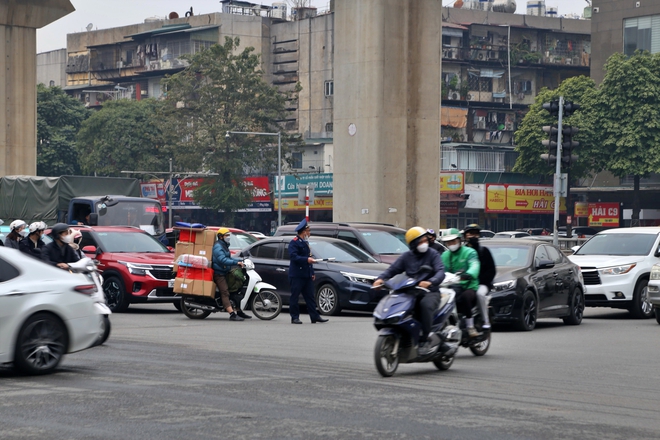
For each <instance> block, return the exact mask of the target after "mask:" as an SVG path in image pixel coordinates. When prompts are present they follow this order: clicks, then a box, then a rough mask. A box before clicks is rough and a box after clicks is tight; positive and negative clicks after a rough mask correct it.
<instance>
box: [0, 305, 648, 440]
mask: <svg viewBox="0 0 660 440" xmlns="http://www.w3.org/2000/svg"><path fill="white" fill-rule="evenodd" d="M129 310H130V312H129V313H126V314H116V315H113V316H112V324H113V333H112V335H111V336H110V340H109V341H108V343H107V345H105V346H103V347H97V348H94V349H91V350H87V351H83V352H80V353H76V354H71V355H68V356H67V357H66V358H65V359H64V362H63V363H62V364H61V367H60V369H59V370H58V372H57V373H55V374H53V375H49V376H44V377H22V376H17V375H15V374H14V373H13V371H12V370H9V369H3V370H0V438H2V439H28V438H39V439H51V438H52V439H115V438H116V439H133V438H140V439H156V438H158V439H182V438H223V439H225V438H264V439H310V438H342V439H352V438H373V439H389V438H397V439H406V438H409V439H420V438H430V439H621V438H630V439H645V438H648V439H657V438H659V437H660V434H659V433H660V377H659V375H658V371H659V368H660V325H658V324H657V323H656V322H655V320H646V321H636V320H631V319H628V315H627V313H626V312H621V311H614V310H609V309H588V310H587V313H586V319H585V320H584V321H583V324H582V325H581V326H579V327H569V326H565V325H563V323H562V322H561V321H560V320H541V321H540V322H539V325H538V327H537V329H536V330H534V331H533V332H531V333H518V332H514V331H509V330H506V329H498V330H497V331H496V332H495V333H494V334H493V339H492V346H491V349H490V351H489V352H488V353H487V354H486V356H484V357H481V358H477V357H474V356H473V355H472V354H471V353H470V352H469V351H468V350H465V349H461V351H460V352H459V355H458V357H457V358H456V360H455V362H454V364H453V366H452V367H451V369H450V370H448V371H442V372H441V371H438V370H436V368H435V367H434V366H433V364H406V365H400V366H399V370H398V371H397V374H396V375H395V376H394V377H391V378H381V377H380V375H379V374H378V373H377V371H376V369H375V367H374V362H373V345H374V342H375V338H376V331H375V330H374V328H373V326H372V323H371V319H370V318H369V316H368V315H357V314H354V315H350V314H345V315H342V316H339V317H333V318H331V321H330V322H329V323H327V324H315V325H311V324H310V323H309V320H308V319H305V318H307V316H303V317H302V318H303V321H304V322H305V324H304V325H302V326H294V325H291V324H289V317H288V315H286V314H282V315H280V316H279V317H278V318H277V319H275V320H274V321H259V320H257V319H256V318H253V319H252V320H251V321H249V322H243V323H233V322H230V321H228V319H227V315H226V314H223V315H217V314H216V315H212V316H211V317H209V318H207V319H206V320H204V321H192V320H189V319H187V318H186V317H185V316H183V315H182V314H179V313H177V312H176V311H175V310H174V308H173V307H171V306H169V305H167V306H166V305H163V306H148V307H147V306H144V307H131V309H129Z"/></svg>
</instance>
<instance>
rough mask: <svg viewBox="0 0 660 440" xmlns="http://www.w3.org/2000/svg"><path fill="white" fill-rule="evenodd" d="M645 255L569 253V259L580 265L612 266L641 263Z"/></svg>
mask: <svg viewBox="0 0 660 440" xmlns="http://www.w3.org/2000/svg"><path fill="white" fill-rule="evenodd" d="M647 258H648V257H647V256H645V255H623V256H622V255H569V256H568V259H569V260H571V261H572V262H573V263H575V264H577V265H578V266H580V267H610V266H620V265H624V264H631V263H639V262H641V261H644V260H646V259H647Z"/></svg>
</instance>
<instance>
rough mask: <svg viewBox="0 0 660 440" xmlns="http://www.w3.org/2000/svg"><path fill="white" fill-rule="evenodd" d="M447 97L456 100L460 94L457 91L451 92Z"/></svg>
mask: <svg viewBox="0 0 660 440" xmlns="http://www.w3.org/2000/svg"><path fill="white" fill-rule="evenodd" d="M449 99H451V100H454V101H458V100H460V99H461V94H460V93H458V92H451V93H450V94H449Z"/></svg>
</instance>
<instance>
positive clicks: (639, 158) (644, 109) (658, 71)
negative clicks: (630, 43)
mask: <svg viewBox="0 0 660 440" xmlns="http://www.w3.org/2000/svg"><path fill="white" fill-rule="evenodd" d="M605 69H606V71H607V73H606V75H605V79H604V80H603V83H602V84H601V85H600V88H599V90H598V91H599V93H598V99H597V101H596V102H595V104H594V107H593V111H592V117H596V118H597V120H596V123H597V126H598V130H597V131H596V135H597V139H598V142H599V144H600V146H601V148H602V150H603V153H604V154H605V155H606V157H607V159H608V160H607V169H608V170H609V171H610V172H612V173H613V174H614V175H616V176H618V177H625V176H629V175H632V176H634V196H633V213H632V221H631V225H632V226H636V225H639V211H640V203H639V180H640V178H641V177H644V176H647V175H649V174H650V173H653V172H658V171H660V54H655V55H651V54H650V53H648V52H636V53H635V54H634V55H633V56H630V57H627V56H625V55H623V54H614V55H612V56H611V57H610V58H609V59H608V61H607V63H606V64H605Z"/></svg>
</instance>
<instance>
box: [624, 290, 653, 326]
mask: <svg viewBox="0 0 660 440" xmlns="http://www.w3.org/2000/svg"><path fill="white" fill-rule="evenodd" d="M648 284H649V280H640V281H639V282H638V283H637V286H635V293H633V301H632V305H631V306H630V309H629V311H630V313H631V314H632V316H633V318H636V319H647V318H650V317H651V316H652V315H653V305H652V304H651V301H649V288H648Z"/></svg>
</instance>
